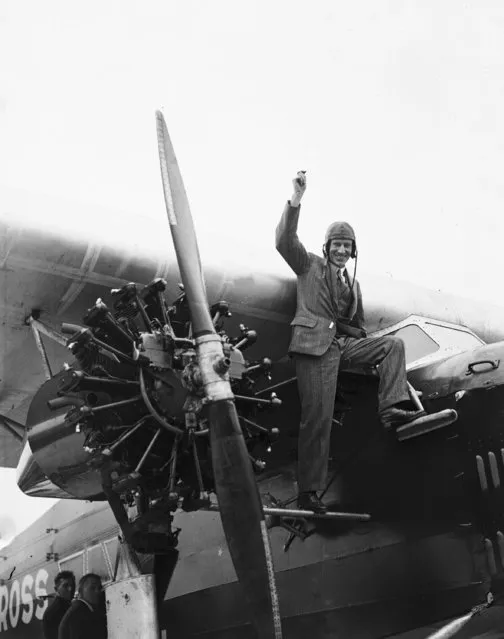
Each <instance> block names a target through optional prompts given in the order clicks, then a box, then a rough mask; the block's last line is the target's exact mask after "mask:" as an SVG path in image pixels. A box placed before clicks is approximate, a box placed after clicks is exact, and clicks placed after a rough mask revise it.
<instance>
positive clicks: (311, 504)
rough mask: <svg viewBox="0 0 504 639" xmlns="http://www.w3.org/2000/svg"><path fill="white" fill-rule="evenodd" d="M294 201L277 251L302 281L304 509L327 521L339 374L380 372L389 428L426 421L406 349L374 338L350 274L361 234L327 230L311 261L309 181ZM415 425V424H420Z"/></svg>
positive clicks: (298, 356) (298, 184) (338, 226)
mask: <svg viewBox="0 0 504 639" xmlns="http://www.w3.org/2000/svg"><path fill="white" fill-rule="evenodd" d="M293 184H294V194H293V196H292V199H291V200H290V201H289V202H288V203H287V205H286V207H285V209H284V212H283V215H282V218H281V220H280V222H279V224H278V226H277V229H276V248H277V250H278V251H279V252H280V254H281V255H282V257H283V258H284V259H285V261H286V262H287V263H288V264H289V266H290V267H291V268H292V270H293V271H294V272H295V273H296V275H297V309H296V315H295V317H294V320H293V321H292V322H291V325H292V327H293V332H292V339H291V343H290V346H289V354H292V355H293V356H294V358H295V363H296V376H297V380H298V389H299V395H300V399H301V423H300V429H299V442H298V492H299V495H298V506H299V508H302V509H306V510H312V511H315V512H318V513H324V512H326V510H327V507H326V506H325V505H324V504H323V503H322V502H321V500H320V499H319V497H318V496H317V491H320V490H323V489H324V488H325V486H326V480H327V465H328V459H329V445H330V437H331V426H332V418H333V412H334V400H335V395H336V383H337V378H338V370H339V369H341V370H345V369H348V368H350V367H359V366H376V367H377V371H378V373H379V387H378V401H379V413H380V419H381V422H382V424H383V425H384V426H385V428H397V427H399V426H402V425H404V424H408V423H412V422H414V421H415V420H417V419H419V418H421V417H423V416H425V412H424V411H419V410H414V405H413V404H412V402H411V400H410V397H409V393H408V387H407V380H406V365H405V355H404V343H403V342H402V340H401V339H400V338H397V337H392V336H389V337H371V338H368V337H366V331H365V329H364V310H363V305H362V296H361V291H360V286H359V283H358V282H357V281H356V280H355V273H354V277H353V278H350V277H349V274H348V272H347V271H346V269H345V265H346V263H347V262H348V260H349V259H350V258H351V257H352V258H356V256H357V246H356V240H355V233H354V231H353V229H352V227H351V226H350V224H348V223H347V222H334V223H333V224H331V226H329V228H328V229H327V233H326V236H325V241H324V246H323V253H324V257H323V258H322V257H319V256H318V255H314V254H313V253H308V251H307V250H306V249H305V247H304V246H303V245H302V243H301V242H300V240H299V238H298V236H297V226H298V219H299V212H300V202H301V198H302V197H303V194H304V192H305V190H306V176H305V174H304V172H300V173H298V177H297V178H295V179H294V180H293ZM412 425H413V424H412Z"/></svg>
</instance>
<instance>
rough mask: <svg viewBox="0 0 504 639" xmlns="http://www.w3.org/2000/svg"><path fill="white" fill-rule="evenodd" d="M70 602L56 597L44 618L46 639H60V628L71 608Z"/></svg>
mask: <svg viewBox="0 0 504 639" xmlns="http://www.w3.org/2000/svg"><path fill="white" fill-rule="evenodd" d="M70 604H71V602H70V601H67V600H66V599H63V597H59V596H58V595H56V596H55V597H54V599H53V600H52V601H51V603H50V604H49V606H48V608H47V610H46V611H45V613H44V616H43V617H42V628H43V632H44V639H58V628H59V625H60V623H61V620H62V619H63V617H64V615H65V613H66V611H67V610H68V609H69V608H70Z"/></svg>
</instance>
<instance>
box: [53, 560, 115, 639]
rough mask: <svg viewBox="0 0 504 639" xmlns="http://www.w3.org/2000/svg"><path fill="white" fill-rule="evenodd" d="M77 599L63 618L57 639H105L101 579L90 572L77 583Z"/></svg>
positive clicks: (105, 620) (105, 628)
mask: <svg viewBox="0 0 504 639" xmlns="http://www.w3.org/2000/svg"><path fill="white" fill-rule="evenodd" d="M77 590H78V593H79V596H78V599H76V600H75V601H73V602H72V605H71V606H70V609H69V610H68V611H67V612H66V614H65V616H64V617H63V619H62V621H61V624H60V627H59V634H58V639H107V618H106V616H105V614H104V606H103V589H102V583H101V578H100V577H99V575H95V574H94V573H92V572H90V573H88V574H87V575H84V577H82V578H81V580H80V581H79V587H78V589H77Z"/></svg>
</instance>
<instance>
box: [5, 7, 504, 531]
mask: <svg viewBox="0 0 504 639" xmlns="http://www.w3.org/2000/svg"><path fill="white" fill-rule="evenodd" d="M0 60H1V63H0V186H4V187H9V188H10V187H14V188H19V189H23V190H26V191H30V192H33V193H41V194H47V195H50V196H54V197H62V198H65V199H68V200H74V201H83V202H89V203H91V204H99V205H101V206H105V207H110V208H111V209H114V210H118V211H123V212H124V215H125V216H126V215H127V216H131V215H139V214H141V215H142V216H145V217H148V218H151V219H161V217H162V216H164V215H165V213H164V205H163V200H162V190H161V184H160V178H159V165H158V156H157V146H156V137H155V122H154V111H155V109H157V108H162V109H163V111H164V114H165V117H166V121H167V124H168V128H169V130H170V133H171V136H172V140H173V143H174V146H175V150H176V152H177V155H178V159H179V163H180V166H181V169H182V172H183V175H184V180H185V183H186V189H187V191H188V195H189V199H190V202H191V207H192V210H193V214H194V216H195V218H196V224H197V228H198V230H199V232H200V233H201V234H202V236H205V235H206V234H208V233H210V232H211V230H212V228H214V229H215V228H218V230H219V234H220V242H221V246H224V247H225V246H226V245H232V246H233V247H234V250H235V251H239V252H240V254H241V256H242V257H250V259H251V260H257V259H261V260H264V261H265V262H267V264H268V266H269V264H270V263H271V268H274V269H282V268H286V267H285V266H284V265H283V264H282V262H281V259H280V258H279V256H277V255H276V254H275V251H274V250H273V239H272V238H273V232H274V228H275V226H276V223H277V221H278V218H279V215H280V212H281V209H282V206H283V203H284V201H285V200H286V199H287V198H288V197H289V196H290V194H291V179H292V178H293V177H294V175H295V173H296V171H297V170H299V169H305V170H307V176H308V190H307V193H306V196H305V199H304V201H303V211H302V218H301V223H300V235H301V237H302V239H303V241H304V242H305V244H306V245H307V247H308V248H309V249H311V250H318V249H319V248H320V245H321V243H322V238H323V235H324V231H325V228H326V227H327V225H328V224H329V223H330V222H332V221H334V220H335V219H342V218H343V219H347V220H349V221H350V222H351V223H352V224H353V225H354V227H355V229H356V232H357V236H358V243H359V249H360V261H359V264H360V268H362V269H363V270H364V271H371V272H377V273H386V274H388V275H389V276H390V277H394V278H398V279H405V280H409V281H412V282H415V283H417V284H422V285H425V286H428V287H430V288H435V289H440V290H443V291H447V292H452V293H456V294H462V295H464V296H466V297H471V298H474V299H475V300H478V299H481V300H490V301H493V302H495V303H498V304H504V302H503V301H502V300H501V298H500V297H499V293H500V290H501V281H500V279H501V272H502V268H503V265H504V259H503V256H502V242H503V238H504V216H503V215H502V211H503V208H504V162H503V160H504V116H503V114H504V4H503V3H502V2H500V1H497V0H496V1H495V2H489V1H486V2H485V1H484V0H480V1H478V2H476V1H474V2H470V1H469V2H467V1H465V2H461V1H460V0H443V2H440V1H439V0H432V1H427V0H425V1H423V2H420V1H417V2H413V1H408V0H400V1H379V2H378V1H377V0H360V1H359V2H348V0H343V1H337V0H327V1H325V0H316V1H313V2H311V3H308V2H300V1H298V0H285V1H284V0H276V1H275V0H269V1H264V2H263V1H249V2H246V3H245V2H240V1H238V0H229V1H224V0H212V1H203V0H199V1H196V0H178V1H174V0H163V1H160V2H156V1H149V0H146V1H142V2H132V1H128V0H117V1H114V0H100V1H99V2H98V1H96V0H88V1H87V2H86V3H82V2H80V3H77V2H69V1H68V0H61V1H58V0H45V1H44V2H39V1H38V0H14V1H9V0H3V2H2V3H0ZM2 472H3V474H2V475H1V476H0V479H1V480H2V486H4V485H7V484H8V483H9V482H8V481H7V480H6V481H5V483H4V478H5V477H7V476H8V477H10V478H11V479H12V471H2ZM9 490H10V489H9ZM9 490H7V488H5V490H4V488H2V489H1V491H2V492H1V495H2V496H1V500H2V501H0V516H1V514H2V510H4V511H6V512H10V513H11V514H12V513H13V512H14V513H17V514H15V517H14V519H15V520H16V525H17V526H18V528H19V527H20V526H24V525H25V523H26V522H25V519H26V518H25V519H22V515H20V514H19V512H18V511H19V508H21V505H19V507H18V506H16V507H13V506H12V503H11V502H10V501H9V499H11V497H10V496H9V495H13V497H12V499H16V498H17V497H19V495H16V493H15V492H13V491H11V492H9ZM13 490H14V489H13ZM4 493H5V495H7V496H4ZM27 499H29V498H27ZM29 502H30V504H31V506H30V507H29V510H30V513H31V515H32V516H35V513H38V511H37V508H39V505H40V500H33V499H30V500H29ZM16 503H17V502H16ZM21 503H23V504H24V503H25V502H19V504H21ZM41 503H42V506H40V507H43V506H45V504H46V502H41ZM23 508H24V506H23ZM13 509H14V510H13ZM0 535H1V528H0Z"/></svg>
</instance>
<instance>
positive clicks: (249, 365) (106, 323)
mask: <svg viewBox="0 0 504 639" xmlns="http://www.w3.org/2000/svg"><path fill="white" fill-rule="evenodd" d="M165 290H166V282H165V281H164V280H163V279H156V280H154V281H153V282H151V283H150V284H149V285H148V286H146V287H144V288H141V287H139V286H138V285H136V284H134V283H130V284H127V285H125V286H123V287H122V288H121V289H115V290H112V298H113V304H112V307H111V308H109V307H108V306H107V305H106V304H105V303H104V302H103V301H102V300H101V299H98V300H97V301H96V303H95V305H94V306H93V307H92V308H90V309H89V310H88V311H87V313H86V315H85V316H84V318H83V322H84V324H85V326H84V327H80V326H76V325H71V324H64V325H63V326H62V332H63V333H64V334H66V335H68V336H69V338H68V341H67V346H68V348H69V350H70V351H71V352H72V354H73V355H74V357H75V361H74V362H73V363H72V364H71V365H68V364H66V365H65V366H64V369H63V370H62V371H61V372H59V373H58V374H56V375H54V376H53V377H51V379H49V380H48V381H47V382H46V383H45V384H44V385H43V386H42V387H41V388H40V389H39V391H38V392H37V393H36V395H35V397H34V398H33V401H32V403H31V405H30V408H29V411H28V417H27V429H28V442H29V445H30V448H31V452H32V455H33V457H34V459H35V460H36V462H37V464H38V465H39V467H40V468H41V470H42V471H43V473H44V474H45V476H46V477H47V478H48V479H49V480H50V481H51V482H52V484H54V485H56V486H57V487H59V488H60V489H62V490H63V491H65V493H66V494H68V495H69V496H72V497H74V498H79V499H102V500H103V499H107V500H108V502H109V503H110V506H111V507H112V510H113V512H114V515H115V517H116V519H117V521H118V523H119V525H120V527H121V529H122V532H123V534H124V536H125V538H126V540H127V541H128V542H129V543H130V544H131V546H132V547H133V548H134V549H135V550H137V551H139V552H144V553H154V554H163V553H165V552H167V551H169V549H171V548H173V547H174V546H175V545H176V543H177V535H178V531H177V530H174V529H173V526H172V521H173V513H174V512H175V510H176V509H177V508H179V507H181V508H182V509H184V510H186V511H191V510H196V509H199V508H205V507H207V506H209V504H210V493H212V492H213V490H214V481H213V472H212V461H211V454H210V452H211V451H210V443H209V437H208V435H209V430H208V429H209V426H208V420H207V415H206V405H205V404H206V402H205V393H204V390H203V387H202V382H201V376H200V371H199V367H198V363H197V358H196V351H195V345H194V341H193V339H192V333H191V323H190V316H189V310H188V306H187V301H186V295H185V292H184V289H183V287H182V286H181V285H180V290H181V293H180V295H179V297H178V298H177V299H176V300H175V302H174V303H173V304H172V305H168V304H167V302H166V299H165V295H164V293H165ZM210 312H211V315H212V318H213V323H214V326H215V328H216V330H217V332H218V333H219V334H220V336H221V339H222V343H223V347H224V354H225V360H224V363H223V366H225V368H227V372H228V374H229V378H230V382H231V386H232V390H233V393H234V395H235V400H236V404H237V409H238V412H239V416H240V423H241V426H242V429H243V433H244V436H245V441H246V444H247V449H248V451H249V455H250V460H251V463H252V465H253V467H254V469H255V470H256V471H257V472H260V471H261V470H263V469H264V466H265V462H264V461H263V460H262V459H261V458H260V457H263V456H264V455H265V454H267V451H268V450H269V449H270V446H271V444H272V443H273V441H274V440H275V439H276V438H277V436H278V429H276V428H273V427H271V426H264V425H261V424H259V423H258V420H259V421H260V417H261V413H262V411H263V410H264V409H268V408H269V407H272V406H275V405H278V404H280V403H281V402H280V400H279V399H278V398H277V397H276V395H275V394H274V393H272V394H271V395H270V397H269V399H263V398H264V393H261V399H259V398H258V397H255V395H254V388H255V386H256V384H257V382H258V380H259V379H260V378H261V377H262V378H264V377H266V378H267V379H270V371H271V360H269V359H268V358H266V357H265V358H263V359H261V360H259V361H247V360H246V359H245V358H244V355H243V353H244V351H245V350H246V349H247V347H249V346H251V345H252V344H253V343H254V342H255V341H256V338H257V335H256V332H255V331H253V330H250V329H248V328H247V327H245V326H243V325H241V326H240V335H239V336H238V337H235V338H231V337H229V336H228V335H227V333H226V332H225V330H224V320H225V318H226V317H229V316H230V315H231V313H230V310H229V305H228V304H227V303H226V302H225V301H219V302H217V303H216V304H214V305H213V306H212V307H211V309H210ZM231 471H232V469H230V472H231ZM21 487H22V486H21ZM132 513H133V515H132Z"/></svg>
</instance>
